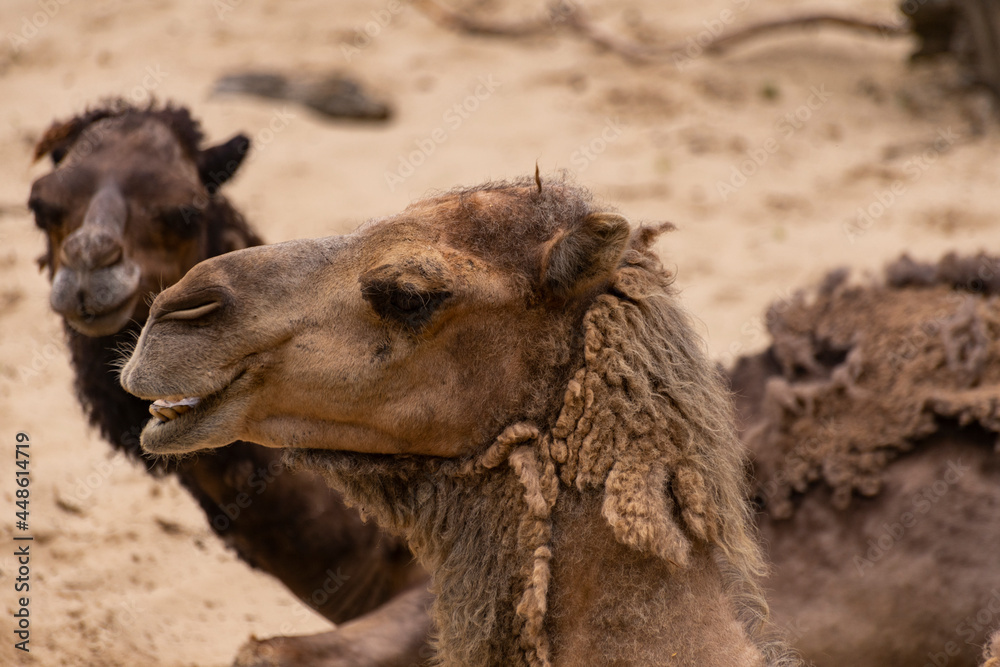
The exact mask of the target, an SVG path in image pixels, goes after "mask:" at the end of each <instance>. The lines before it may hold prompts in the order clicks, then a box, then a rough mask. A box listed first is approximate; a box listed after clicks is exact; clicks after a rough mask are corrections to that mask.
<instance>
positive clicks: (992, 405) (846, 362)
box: [732, 254, 1000, 518]
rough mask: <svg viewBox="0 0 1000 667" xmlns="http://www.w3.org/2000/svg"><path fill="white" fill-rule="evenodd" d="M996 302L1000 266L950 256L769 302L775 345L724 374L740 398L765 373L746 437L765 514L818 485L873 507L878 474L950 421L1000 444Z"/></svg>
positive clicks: (905, 263)
mask: <svg viewBox="0 0 1000 667" xmlns="http://www.w3.org/2000/svg"><path fill="white" fill-rule="evenodd" d="M998 295H1000V260H998V259H997V258H996V257H992V256H990V255H986V254H979V255H976V256H973V257H959V256H957V255H954V254H950V255H948V256H946V257H944V258H943V259H942V260H941V261H940V262H939V263H937V264H927V263H920V262H916V261H914V260H912V259H910V258H909V257H907V256H904V257H902V258H901V259H899V260H897V261H896V262H894V263H892V264H891V265H889V266H888V267H887V269H886V271H885V277H884V278H883V279H882V280H874V281H871V282H870V283H869V284H867V285H852V284H849V283H848V282H847V272H846V271H835V272H832V273H831V274H830V275H828V276H827V278H826V280H824V281H823V283H822V285H821V286H820V288H819V289H818V290H816V291H815V292H814V293H812V294H807V293H805V292H800V293H798V294H796V295H795V296H794V297H793V298H792V299H791V300H790V301H788V302H785V303H775V304H773V305H772V306H771V308H770V310H769V312H768V316H767V321H768V328H769V331H770V334H771V336H772V339H773V343H772V345H771V347H770V348H769V349H768V350H767V351H765V352H764V353H763V354H762V355H758V356H757V357H750V358H745V359H743V360H741V362H740V363H739V364H738V365H737V366H736V367H735V368H734V370H733V374H732V375H733V378H734V384H735V385H736V386H737V387H739V386H741V385H747V386H749V385H751V384H752V383H750V382H743V381H741V379H740V378H741V375H744V374H750V373H756V372H760V369H761V368H762V367H763V368H765V371H764V372H765V374H766V375H769V376H770V378H769V379H768V381H767V384H766V388H765V389H764V392H763V394H762V395H761V396H760V397H758V398H759V401H760V404H759V408H758V414H757V418H756V419H755V421H753V422H751V423H750V424H748V425H747V426H748V428H747V430H746V434H745V440H746V442H747V445H748V447H749V449H750V450H751V451H753V452H755V453H756V454H757V457H756V460H755V466H756V472H757V477H758V482H759V484H760V494H761V495H762V496H763V500H764V502H765V503H766V504H767V506H768V508H769V509H768V511H769V512H770V513H771V514H772V515H774V516H775V517H779V518H781V517H787V516H790V515H791V513H792V512H793V511H794V497H795V496H794V494H795V493H804V492H805V491H806V490H807V489H808V488H809V487H810V486H812V485H815V484H819V483H823V484H825V485H827V486H828V487H829V488H830V489H831V490H832V494H833V495H832V502H833V503H834V505H835V506H836V507H839V508H845V507H847V505H848V504H849V503H850V500H851V497H852V495H853V494H854V493H857V494H859V495H862V496H874V495H876V494H878V492H879V490H880V488H881V485H882V472H883V470H884V469H885V467H886V466H887V465H888V464H889V463H890V462H891V461H892V460H894V459H895V458H897V457H899V456H900V455H903V454H904V453H906V452H908V451H910V450H911V449H912V448H913V447H914V443H915V442H916V441H918V440H920V439H922V438H925V437H927V436H930V435H933V434H934V433H936V432H938V431H939V430H940V429H941V428H942V426H943V424H945V423H948V422H950V423H957V424H959V425H960V426H965V425H968V424H972V423H976V424H978V425H980V426H982V427H983V428H985V429H986V430H987V431H990V432H993V433H1000V363H998V362H1000V337H998V332H1000V296H998ZM758 384H762V383H758Z"/></svg>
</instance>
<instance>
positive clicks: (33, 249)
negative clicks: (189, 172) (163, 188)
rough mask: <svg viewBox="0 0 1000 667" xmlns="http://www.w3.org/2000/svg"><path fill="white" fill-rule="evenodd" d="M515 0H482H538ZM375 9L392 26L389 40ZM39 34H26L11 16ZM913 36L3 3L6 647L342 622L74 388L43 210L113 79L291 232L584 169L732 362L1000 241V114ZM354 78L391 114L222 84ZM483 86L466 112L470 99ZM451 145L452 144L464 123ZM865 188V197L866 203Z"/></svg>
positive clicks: (203, 646)
mask: <svg viewBox="0 0 1000 667" xmlns="http://www.w3.org/2000/svg"><path fill="white" fill-rule="evenodd" d="M541 4H542V3H541V2H537V3H535V2H527V1H526V0H524V1H522V2H520V3H519V4H518V5H517V7H514V6H513V5H504V4H503V3H500V2H498V1H496V0H493V1H492V2H491V1H490V0H486V1H483V2H478V3H474V2H473V3H468V2H467V3H465V6H470V7H476V8H477V9H478V10H480V11H484V12H487V13H493V14H499V15H502V16H507V17H513V16H516V15H518V13H530V12H532V11H535V10H538V9H540V7H541ZM895 4H896V3H895V2H894V1H893V0H849V1H845V2H833V0H826V1H825V2H824V1H821V0H811V1H810V2H808V3H799V2H792V1H791V0H759V1H758V2H749V0H702V2H697V3H679V2H678V3H663V2H662V1H660V0H624V1H622V2H610V1H607V0H595V1H593V2H587V3H586V6H587V7H588V9H589V10H590V13H591V15H592V16H593V17H594V19H595V20H596V21H598V22H599V23H600V24H601V25H602V26H605V27H606V28H608V29H610V30H615V31H617V32H619V33H620V34H622V35H624V36H628V37H637V36H638V37H649V36H660V37H661V38H662V39H663V40H667V41H671V42H679V43H684V42H685V41H686V40H688V39H690V40H691V42H689V43H691V44H695V43H697V40H698V39H703V38H704V35H705V34H706V31H709V33H710V32H711V31H713V30H718V29H719V28H720V27H738V26H742V25H746V24H748V23H750V22H752V21H755V20H760V19H765V18H773V17H777V16H782V15H787V14H788V13H790V12H799V11H806V10H809V9H817V8H824V7H827V8H836V9H839V10H841V11H850V12H853V13H856V14H858V15H862V16H866V17H870V18H881V19H886V20H900V17H899V16H898V15H897V14H896V12H895ZM366 28H367V31H368V33H369V34H368V35H367V36H366V37H365V38H361V37H359V35H364V34H365V30H366ZM12 36H13V37H12ZM912 48H913V42H912V40H911V39H909V38H888V37H880V36H878V35H858V34H853V33H848V32H845V31H843V30H836V29H821V30H815V29H814V30H807V31H800V32H792V33H782V34H780V35H773V36H769V37H766V38H761V39H758V40H755V41H753V42H751V43H748V44H746V45H745V46H742V47H740V48H737V49H734V50H733V51H732V52H730V53H727V54H726V55H725V56H724V57H709V56H704V55H701V56H698V55H697V49H694V48H692V51H691V53H692V54H693V55H695V56H696V57H691V58H689V57H687V56H685V57H683V58H682V59H681V60H679V61H677V62H673V61H668V62H665V63H663V64H658V65H647V66H636V65H634V64H630V63H628V62H626V61H624V60H623V59H622V58H620V57H618V56H617V55H614V54H611V53H607V52H602V51H601V50H599V49H597V48H595V47H594V46H593V45H591V44H588V43H584V42H582V41H580V40H577V39H574V38H572V37H570V36H567V35H563V36H549V37H544V38H538V39H531V40H524V41H502V40H487V39H482V38H472V37H468V36H462V35H457V34H453V33H450V32H448V31H446V30H444V29H442V28H440V27H438V26H436V25H435V24H433V23H432V22H430V21H429V20H427V18H426V17H425V16H423V15H422V14H420V13H418V12H417V11H415V10H414V9H412V8H411V7H408V6H406V5H405V4H398V3H396V2H395V1H393V2H387V1H385V0H375V1H373V2H369V3H366V2H358V1H350V2H338V3H327V2H321V1H319V0H286V1H284V2H279V1H277V0H271V1H262V2H250V1H247V0H242V1H241V0H215V2H201V1H198V0H151V1H149V2H141V1H139V0H103V1H101V0H95V1H89V0H88V1H86V2H84V1H83V0H75V1H74V0H41V1H36V0H4V2H2V3H0V543H2V550H0V610H2V612H3V618H2V620H0V664H3V665H11V664H14V665H22V664H23V665H39V666H42V665H44V666H46V667H48V666H55V665H60V666H63V665H65V666H72V667H76V666H84V665H86V666H91V665H94V666H97V665H100V666H102V667H112V666H118V665H121V666H129V667H131V666H134V665H146V666H156V667H180V666H182V665H183V666H188V665H198V666H204V667H208V666H222V665H228V664H229V663H230V661H231V659H232V657H233V656H234V654H235V652H236V650H237V647H238V646H239V645H240V644H241V643H242V642H244V641H245V640H246V639H247V638H248V637H249V636H250V635H251V634H255V635H257V636H269V635H274V634H281V633H286V634H287V633H307V632H314V631H320V630H323V629H325V628H327V627H328V624H327V623H326V622H325V621H324V620H323V619H321V618H319V617H318V616H316V615H314V614H313V613H311V612H309V611H307V610H305V609H304V608H303V607H302V606H301V605H300V604H299V603H298V602H297V600H295V599H294V598H293V597H292V596H291V595H290V594H288V593H287V592H285V591H284V589H283V588H282V587H281V586H280V585H279V584H278V583H276V582H275V581H273V580H271V579H269V578H268V577H266V576H264V575H262V574H260V573H257V572H254V571H251V570H250V569H249V568H248V567H246V566H245V565H244V564H242V563H241V562H239V561H238V560H237V559H236V558H235V556H234V555H233V554H232V553H229V552H228V551H227V550H226V549H225V548H224V547H223V546H222V545H221V544H220V543H219V541H218V540H217V539H216V538H215V537H214V535H213V534H212V533H211V531H210V529H209V527H208V526H207V524H206V521H205V520H204V518H203V515H202V514H201V512H200V511H199V510H198V509H197V508H196V506H195V504H194V502H193V501H192V500H191V499H190V498H189V497H188V496H187V495H186V494H185V493H184V492H183V491H182V490H181V489H180V488H179V486H178V485H177V484H176V483H175V482H174V481H172V480H170V479H166V480H154V479H152V478H150V477H149V476H147V475H146V474H145V473H144V472H143V471H142V470H141V469H139V468H138V467H137V466H136V465H134V464H132V463H129V462H128V461H125V460H124V459H123V458H121V457H120V456H113V455H111V450H110V447H109V446H108V445H107V444H105V443H104V442H103V441H101V439H100V438H99V437H98V436H97V435H96V434H95V432H94V431H92V430H91V429H89V428H88V427H87V425H86V424H85V422H84V419H83V417H82V414H81V410H80V408H79V406H78V405H77V402H76V400H75V398H74V396H73V394H72V390H71V372H70V369H69V366H68V361H67V353H66V352H65V350H64V346H63V341H62V333H61V326H60V322H59V319H58V318H57V317H56V315H55V314H54V313H52V312H51V311H50V310H49V308H48V302H47V295H48V283H47V280H46V278H45V276H44V275H43V274H41V273H39V271H38V269H37V267H36V264H35V258H36V257H37V256H38V255H39V254H40V252H41V251H42V247H43V237H42V235H41V233H40V232H39V231H38V230H36V229H35V228H34V225H33V223H32V220H31V217H30V215H29V213H28V211H27V209H26V207H25V202H26V200H27V196H28V190H29V187H30V184H31V181H32V180H33V179H34V178H36V177H38V176H39V175H40V174H42V173H44V172H45V171H46V169H47V168H48V167H47V165H46V164H44V163H40V164H32V162H31V157H30V156H31V149H32V146H33V144H34V142H35V141H36V140H37V139H38V137H39V136H40V134H41V133H42V132H43V131H44V129H45V128H46V127H47V125H48V124H49V122H51V120H53V119H54V118H66V117H69V116H71V115H72V114H74V113H76V112H79V111H81V110H83V109H84V108H85V107H86V106H87V105H88V104H93V103H95V102H97V101H98V100H99V99H101V98H104V97H108V96H123V97H125V98H128V99H131V100H132V101H134V102H138V103H142V102H144V101H146V100H147V99H148V98H149V96H150V95H155V96H156V97H157V98H158V99H161V100H172V101H175V102H177V103H182V104H185V105H188V106H190V107H191V108H192V110H193V111H194V112H195V114H196V116H197V117H199V118H200V119H201V120H202V121H203V125H204V128H205V130H206V134H207V135H208V137H209V139H210V140H213V141H214V140H223V139H226V138H228V137H229V136H231V135H232V134H234V133H235V132H237V131H243V132H246V133H247V134H248V135H250V136H251V137H253V139H254V141H255V150H254V152H253V154H252V156H251V158H250V159H249V160H248V162H247V163H246V164H245V165H244V167H243V169H242V170H241V172H240V173H239V175H238V177H237V178H236V180H235V182H234V183H233V184H232V185H231V186H227V191H228V194H229V196H230V198H231V199H232V201H233V202H234V203H235V204H236V205H237V207H239V208H240V209H241V210H242V211H243V212H244V213H245V214H246V215H247V217H248V218H249V220H250V221H251V222H252V223H253V224H254V225H255V226H256V227H257V229H258V230H259V231H260V232H261V233H262V235H263V236H264V237H265V238H266V239H267V240H268V241H272V242H273V241H282V240H287V239H292V238H297V237H309V236H325V235H329V234H335V233H341V232H347V231H349V230H351V229H352V228H354V227H355V226H357V225H358V224H359V223H361V222H363V221H364V220H365V219H367V218H370V217H375V216H382V215H386V214H390V213H393V212H395V211H398V210H400V209H401V208H402V207H404V206H405V205H406V204H407V203H408V202H410V201H412V200H413V199H415V198H418V197H421V196H424V195H427V194H430V193H433V192H435V191H438V190H442V189H447V188H449V187H452V186H454V185H458V184H474V183H477V182H480V181H483V180H487V179H501V178H507V177H515V176H521V175H526V174H529V173H531V172H533V171H534V168H535V164H536V162H537V163H538V165H539V167H540V169H541V171H542V174H543V177H549V178H553V177H555V175H556V174H557V173H558V172H559V171H560V170H565V171H566V172H567V174H568V176H569V177H571V178H573V179H574V180H575V181H576V182H578V183H580V184H582V185H585V186H587V187H589V188H591V189H592V190H593V192H594V193H595V196H596V197H597V198H599V199H600V200H602V201H605V202H608V203H611V204H614V205H615V206H617V207H618V208H619V209H620V210H621V211H622V212H623V213H624V214H625V215H627V216H628V217H630V218H631V219H633V220H634V221H636V222H640V221H658V220H670V221H673V222H674V223H676V225H677V226H678V228H679V229H678V231H677V232H675V233H672V234H669V235H667V236H666V237H665V238H663V239H662V240H661V241H660V244H659V246H658V247H659V250H660V252H661V253H662V257H663V259H664V261H665V262H666V263H667V264H668V265H669V266H671V267H673V268H675V269H676V273H677V282H676V284H677V285H678V287H679V288H680V290H681V291H682V295H683V299H684V301H685V303H686V304H687V306H688V307H689V308H690V310H691V311H693V312H694V313H695V315H696V316H697V318H698V322H699V327H700V329H701V332H702V334H703V336H704V338H705V341H706V344H707V346H708V347H709V349H710V350H711V352H712V353H713V354H714V355H715V356H716V357H717V358H718V359H720V360H721V361H723V362H724V363H728V362H729V361H730V360H731V359H732V358H733V356H734V355H737V354H741V353H746V352H752V351H756V350H758V349H760V348H761V347H762V346H763V345H764V344H765V342H766V336H765V333H764V326H763V319H762V315H763V313H764V310H765V308H766V306H767V305H768V304H769V303H770V302H771V301H773V300H775V299H782V298H788V295H789V294H791V293H792V292H793V291H794V290H796V289H797V288H800V287H802V286H807V285H809V284H810V283H815V282H816V281H817V280H819V279H820V278H821V277H822V276H823V275H824V273H825V272H826V271H827V270H829V269H831V268H834V267H838V266H848V267H852V268H853V269H855V275H856V276H857V278H856V279H858V280H864V279H865V276H866V275H870V274H872V273H874V272H878V271H880V270H881V267H882V266H883V264H884V263H885V262H886V261H888V260H890V259H893V258H895V257H897V256H898V255H899V254H901V253H903V252H909V253H911V254H912V255H913V256H915V257H918V258H923V259H933V258H936V257H938V256H940V255H941V254H943V253H944V252H946V251H949V250H959V251H974V250H979V249H986V250H995V249H996V248H997V247H998V245H1000V224H998V223H997V221H998V219H1000V215H998V214H1000V197H998V196H997V193H998V186H1000V159H998V157H997V156H998V155H1000V133H998V131H997V127H998V126H997V125H996V122H995V121H993V120H991V119H990V118H989V117H988V113H989V105H988V103H986V101H985V100H984V98H983V97H981V96H978V95H969V94H966V93H965V92H963V91H962V90H961V89H960V87H959V85H958V84H959V76H958V73H957V72H956V70H955V68H954V67H953V66H952V65H949V64H947V63H945V64H937V65H926V66H920V67H916V68H914V67H911V66H910V65H909V64H908V63H907V55H908V53H909V52H910V51H911V50H912ZM248 68H254V69H264V70H276V71H283V72H299V73H311V74H322V73H324V72H329V71H342V72H345V73H349V74H351V75H353V76H355V77H357V78H358V79H360V80H361V81H362V82H364V83H365V84H366V85H367V86H369V87H370V89H371V90H372V91H373V92H374V93H375V94H376V95H378V96H380V97H382V98H384V99H386V100H388V101H390V102H391V104H392V105H393V107H394V109H395V116H394V118H393V120H392V121H391V122H390V123H388V124H384V125H379V124H358V123H350V122H341V123H337V122H331V121H329V120H327V119H324V118H321V117H319V116H317V115H315V114H313V113H311V112H309V111H307V110H305V109H303V108H300V107H296V106H294V105H292V104H286V103H282V102H275V101H260V100H254V99H249V98H244V97H233V96H229V97H219V96H211V95H210V90H211V87H212V83H213V81H214V80H215V79H216V78H218V77H219V76H221V75H224V74H228V73H232V72H235V71H239V70H242V69H248ZM456 105H458V107H459V108H458V109H456ZM442 137H443V139H442ZM859 210H861V211H864V215H860V216H859ZM18 432H25V433H28V434H29V435H30V438H31V441H30V444H31V449H30V452H31V459H30V462H31V468H30V469H31V480H32V481H31V486H30V489H31V496H30V528H29V530H28V531H26V532H25V531H18V530H16V529H15V527H14V521H15V511H16V507H15V500H16V498H15V496H14V491H15V488H16V487H15V486H14V445H15V435H16V433H18ZM15 533H16V534H18V535H24V534H30V535H33V536H34V541H33V542H31V547H30V549H31V563H30V566H31V573H30V586H31V590H30V598H31V600H30V613H31V637H30V644H29V646H30V648H31V652H30V653H27V654H26V653H22V652H19V651H16V650H14V647H13V644H14V641H15V637H14V635H13V632H12V629H13V628H12V625H13V620H14V619H13V617H12V614H13V613H14V611H15V609H16V605H17V598H18V597H19V596H20V594H17V593H15V591H14V584H15V578H16V577H17V563H16V561H15V558H14V556H13V552H14V548H15V547H14V546H13V545H14V542H13V536H14V535H15Z"/></svg>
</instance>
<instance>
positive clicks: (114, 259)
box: [89, 243, 122, 271]
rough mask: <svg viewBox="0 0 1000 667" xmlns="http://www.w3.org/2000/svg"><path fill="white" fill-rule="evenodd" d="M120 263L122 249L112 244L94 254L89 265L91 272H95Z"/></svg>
mask: <svg viewBox="0 0 1000 667" xmlns="http://www.w3.org/2000/svg"><path fill="white" fill-rule="evenodd" d="M120 261H122V247H121V246H120V245H118V244H117V243H114V244H112V245H110V246H108V247H105V248H102V249H101V250H100V251H99V252H97V253H95V254H94V255H93V256H92V257H91V258H90V262H89V264H90V268H91V270H94V271H96V270H97V269H106V268H107V267H109V266H114V265H115V264H117V263H118V262H120Z"/></svg>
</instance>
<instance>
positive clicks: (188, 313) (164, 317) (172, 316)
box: [156, 301, 222, 322]
mask: <svg viewBox="0 0 1000 667" xmlns="http://www.w3.org/2000/svg"><path fill="white" fill-rule="evenodd" d="M221 307H222V302H221V301H209V302H208V303H203V304H201V305H199V306H194V307H192V308H183V309H181V310H171V311H168V312H165V313H161V314H159V315H157V317H156V319H157V321H159V322H165V321H169V320H197V319H199V318H202V317H204V316H205V315H208V314H209V313H214V312H215V311H216V310H218V309H219V308H221Z"/></svg>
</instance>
